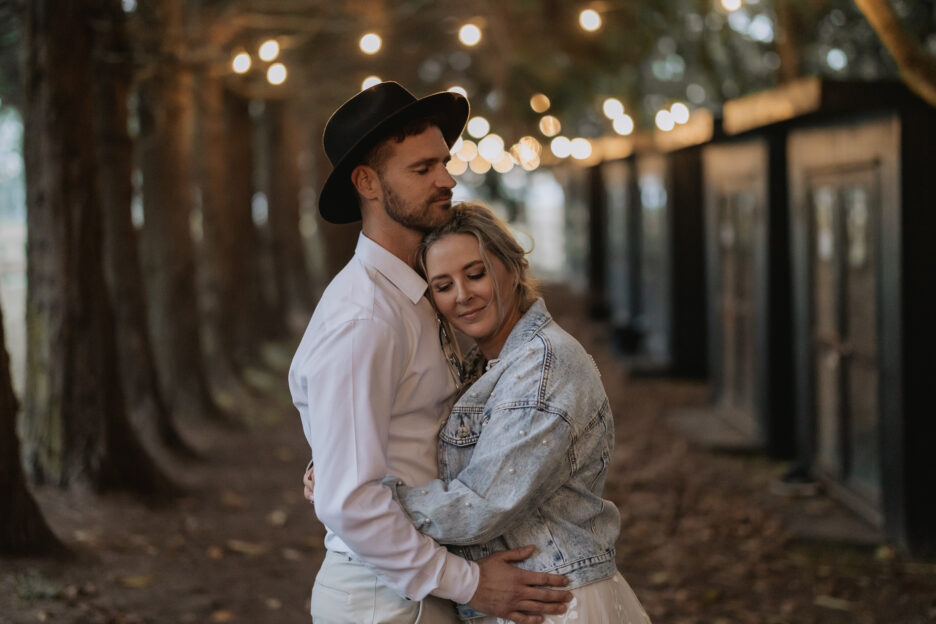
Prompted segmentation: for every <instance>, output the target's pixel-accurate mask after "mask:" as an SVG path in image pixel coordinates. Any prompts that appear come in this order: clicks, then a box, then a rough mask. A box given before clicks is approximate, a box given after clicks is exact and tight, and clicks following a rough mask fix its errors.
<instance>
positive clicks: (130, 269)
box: [94, 0, 193, 456]
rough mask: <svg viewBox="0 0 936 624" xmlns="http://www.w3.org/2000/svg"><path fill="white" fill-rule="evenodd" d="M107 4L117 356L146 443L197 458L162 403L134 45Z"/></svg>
mask: <svg viewBox="0 0 936 624" xmlns="http://www.w3.org/2000/svg"><path fill="white" fill-rule="evenodd" d="M104 4H106V6H105V7H103V8H104V11H105V12H104V13H103V14H102V16H101V17H102V19H101V20H100V22H99V23H100V27H99V30H98V33H97V34H98V36H97V38H96V40H97V42H98V45H97V49H96V50H95V57H94V58H95V63H96V67H97V72H96V78H97V79H96V80H95V82H94V97H95V107H94V108H95V112H96V118H95V124H96V126H95V127H96V132H97V140H98V180H99V189H100V194H101V208H102V211H103V218H104V267H105V276H106V278H107V285H108V287H109V289H110V292H111V295H112V297H111V300H112V303H113V306H114V313H115V316H116V320H117V325H116V327H117V351H118V354H119V358H120V371H121V375H122V378H123V387H124V392H125V393H126V396H125V398H126V399H127V409H128V410H129V412H130V415H131V418H132V419H133V420H134V422H135V424H136V426H137V428H138V430H140V431H141V432H142V433H143V435H144V436H145V437H149V436H148V435H147V434H155V437H157V438H158V439H159V440H160V441H161V442H162V443H163V444H164V445H166V446H167V447H168V448H170V449H171V450H173V451H175V452H178V453H181V454H183V455H187V456H191V455H193V451H192V449H191V447H189V445H188V444H187V443H186V442H185V441H184V440H183V439H182V437H181V435H180V434H179V432H178V430H177V429H176V427H175V425H174V424H173V421H172V418H171V414H170V410H169V407H168V405H167V404H166V401H165V400H164V399H163V396H162V390H161V389H160V387H159V377H158V375H157V373H156V363H155V356H154V355H153V346H152V343H151V341H150V337H149V324H148V318H147V311H146V300H145V296H144V293H143V276H142V272H141V270H140V255H139V250H138V248H137V232H136V230H135V228H134V227H133V222H132V219H131V216H130V204H131V201H132V199H133V184H132V181H131V176H132V172H133V143H132V141H131V139H130V135H129V134H128V132H127V118H128V110H127V108H128V107H127V98H128V95H129V91H130V83H131V65H130V61H131V58H130V55H131V52H130V46H129V42H128V40H127V34H126V23H125V21H126V20H125V17H124V12H123V10H122V9H121V7H120V4H119V2H115V1H112V0H104Z"/></svg>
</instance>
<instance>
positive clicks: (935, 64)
mask: <svg viewBox="0 0 936 624" xmlns="http://www.w3.org/2000/svg"><path fill="white" fill-rule="evenodd" d="M855 4H856V5H857V6H858V8H859V9H860V10H861V12H862V13H864V16H865V18H866V19H867V20H868V22H869V23H870V24H871V26H872V27H873V28H874V30H875V31H876V32H877V34H878V37H880V38H881V41H882V42H883V43H884V45H885V46H886V47H887V49H888V50H889V51H890V53H891V55H893V57H894V60H895V61H897V67H898V68H899V69H900V75H901V77H902V78H903V80H904V82H905V83H907V86H908V87H910V89H912V90H913V91H915V92H916V93H917V95H919V96H920V97H921V98H923V99H924V100H926V101H927V102H929V103H930V104H932V105H933V106H936V59H934V58H933V57H932V56H930V55H929V54H928V53H927V52H926V50H924V49H923V46H922V45H920V44H919V43H918V42H916V41H914V39H913V37H911V36H910V33H908V32H907V30H906V29H905V28H904V26H903V24H902V23H901V22H900V19H899V18H898V17H897V14H896V13H895V12H894V9H893V7H891V5H890V2H888V0H855Z"/></svg>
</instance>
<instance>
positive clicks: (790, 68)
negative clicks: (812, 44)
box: [776, 2, 803, 82]
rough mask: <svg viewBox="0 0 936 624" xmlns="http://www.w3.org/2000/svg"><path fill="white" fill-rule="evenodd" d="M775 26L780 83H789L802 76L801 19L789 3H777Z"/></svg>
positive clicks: (795, 8) (796, 9)
mask: <svg viewBox="0 0 936 624" xmlns="http://www.w3.org/2000/svg"><path fill="white" fill-rule="evenodd" d="M776 6H777V24H778V25H779V32H778V33H777V37H776V41H777V56H779V57H780V82H790V81H791V80H795V79H797V78H799V77H800V76H801V75H802V56H801V54H800V50H801V49H802V45H801V43H800V37H801V36H802V32H803V30H802V29H803V19H802V16H801V15H800V14H799V12H798V8H797V7H795V6H794V5H793V4H791V3H790V2H778V3H777V4H776Z"/></svg>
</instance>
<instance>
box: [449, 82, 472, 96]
mask: <svg viewBox="0 0 936 624" xmlns="http://www.w3.org/2000/svg"><path fill="white" fill-rule="evenodd" d="M448 91H449V92H451V93H458V94H460V95H461V96H463V97H468V92H467V91H465V89H464V88H463V87H459V86H458V85H454V86H451V87H449V88H448Z"/></svg>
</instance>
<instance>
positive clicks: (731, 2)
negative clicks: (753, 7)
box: [721, 0, 741, 11]
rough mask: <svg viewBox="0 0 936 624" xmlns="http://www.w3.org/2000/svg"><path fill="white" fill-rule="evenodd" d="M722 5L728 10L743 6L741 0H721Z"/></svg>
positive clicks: (735, 9)
mask: <svg viewBox="0 0 936 624" xmlns="http://www.w3.org/2000/svg"><path fill="white" fill-rule="evenodd" d="M721 5H722V6H723V7H725V10H726V11H737V10H738V9H740V8H741V0H721Z"/></svg>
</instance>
